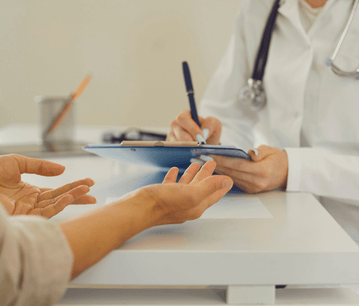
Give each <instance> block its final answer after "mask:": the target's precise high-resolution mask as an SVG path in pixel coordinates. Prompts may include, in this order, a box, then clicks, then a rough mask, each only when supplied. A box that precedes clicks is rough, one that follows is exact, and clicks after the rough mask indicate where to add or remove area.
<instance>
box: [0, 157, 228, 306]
mask: <svg viewBox="0 0 359 306" xmlns="http://www.w3.org/2000/svg"><path fill="white" fill-rule="evenodd" d="M199 168H200V165H199V164H192V165H191V166H190V167H189V168H188V169H187V171H186V172H185V173H184V175H183V176H182V177H181V179H180V180H179V183H176V178H177V174H178V169H176V168H173V169H171V170H170V171H169V172H168V174H167V176H166V178H165V180H164V182H163V184H159V185H150V186H147V187H144V188H141V189H138V190H136V191H134V192H132V193H130V194H128V195H126V196H124V197H123V198H122V199H120V200H119V201H118V202H115V203H113V204H109V205H106V206H104V207H102V208H99V209H96V210H93V211H91V212H89V213H87V214H84V215H82V216H79V217H77V218H74V219H71V220H69V221H67V222H63V223H61V224H60V226H58V225H57V224H55V223H51V222H48V221H47V220H46V219H45V218H41V217H35V216H18V217H9V216H8V215H7V213H6V212H5V211H4V209H3V208H2V207H0V297H1V302H2V303H4V304H5V305H14V304H15V305H22V306H26V305H34V304H36V305H39V306H40V305H51V304H53V303H55V302H56V300H57V299H58V298H60V296H61V295H62V294H63V292H64V290H65V288H66V285H67V283H68V281H69V278H70V276H71V278H74V277H76V276H77V275H78V274H80V273H81V272H82V271H84V270H85V269H86V268H88V267H90V266H91V265H93V264H94V263H96V262H97V261H99V260H100V259H101V258H103V257H104V256H105V255H106V254H108V253H109V252H110V251H111V250H113V249H115V248H117V247H118V246H120V245H121V244H122V243H124V242H125V241H126V240H128V239H129V238H131V237H132V236H134V235H136V234H137V233H139V232H141V231H143V230H145V229H147V228H149V227H152V226H156V225H161V224H170V223H183V222H185V221H187V220H193V219H196V218H198V217H200V216H201V215H202V213H203V212H204V210H205V209H207V208H208V207H210V206H211V205H213V204H214V203H215V202H217V201H218V200H219V199H220V198H221V197H222V196H223V195H224V194H225V193H227V192H228V191H229V190H230V188H231V187H232V184H233V183H232V181H231V179H230V178H228V177H224V176H218V175H216V176H211V174H212V173H213V170H214V168H215V163H214V162H208V163H207V164H206V165H204V166H203V167H202V169H201V170H200V171H198V170H199ZM72 259H74V261H72ZM72 263H73V264H72ZM3 297H4V299H3ZM5 299H6V300H5Z"/></svg>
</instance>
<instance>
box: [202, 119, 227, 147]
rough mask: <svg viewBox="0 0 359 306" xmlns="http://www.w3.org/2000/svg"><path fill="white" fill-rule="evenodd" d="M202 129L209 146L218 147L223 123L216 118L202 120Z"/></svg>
mask: <svg viewBox="0 0 359 306" xmlns="http://www.w3.org/2000/svg"><path fill="white" fill-rule="evenodd" d="M200 123H201V128H202V131H203V134H206V133H207V135H204V136H205V139H206V143H207V144H211V145H218V144H219V138H220V137H221V132H222V123H221V121H219V120H218V119H216V118H214V117H206V118H204V119H202V118H200ZM206 130H207V131H206Z"/></svg>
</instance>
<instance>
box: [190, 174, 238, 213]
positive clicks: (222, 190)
mask: <svg viewBox="0 0 359 306" xmlns="http://www.w3.org/2000/svg"><path fill="white" fill-rule="evenodd" d="M232 186H233V180H232V179H231V178H230V177H228V176H225V175H214V176H210V177H207V178H205V179H204V180H202V181H201V182H199V183H198V184H197V185H196V188H198V189H197V190H196V196H197V197H198V201H199V202H200V205H201V206H202V209H203V211H204V210H206V209H207V208H208V207H210V206H212V205H213V204H214V203H216V202H218V201H219V200H220V199H221V198H222V197H223V196H224V195H225V194H226V193H227V192H228V191H229V190H230V189H231V188H232Z"/></svg>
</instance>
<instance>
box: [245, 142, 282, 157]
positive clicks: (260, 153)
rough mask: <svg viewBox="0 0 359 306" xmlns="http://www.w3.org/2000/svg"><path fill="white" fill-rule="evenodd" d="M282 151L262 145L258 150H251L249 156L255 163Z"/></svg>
mask: <svg viewBox="0 0 359 306" xmlns="http://www.w3.org/2000/svg"><path fill="white" fill-rule="evenodd" d="M281 151H282V150H281V149H279V148H276V147H269V146H266V145H261V146H259V147H258V148H256V149H250V150H249V151H248V155H250V157H251V158H252V160H253V161H260V160H262V159H264V158H265V157H267V156H268V155H271V154H276V153H279V152H281Z"/></svg>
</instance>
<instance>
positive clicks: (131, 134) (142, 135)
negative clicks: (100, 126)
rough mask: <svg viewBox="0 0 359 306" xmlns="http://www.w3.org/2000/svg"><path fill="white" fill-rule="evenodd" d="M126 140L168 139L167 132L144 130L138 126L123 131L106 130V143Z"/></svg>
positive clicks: (104, 136) (103, 138) (104, 135)
mask: <svg viewBox="0 0 359 306" xmlns="http://www.w3.org/2000/svg"><path fill="white" fill-rule="evenodd" d="M125 140H140V141H142V140H143V141H154V140H159V141H162V140H166V134H164V133H155V132H148V131H143V130H140V129H138V128H129V129H127V130H126V131H124V132H123V133H120V134H119V133H114V132H106V133H104V134H103V136H102V142H104V143H121V142H122V141H125Z"/></svg>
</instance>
